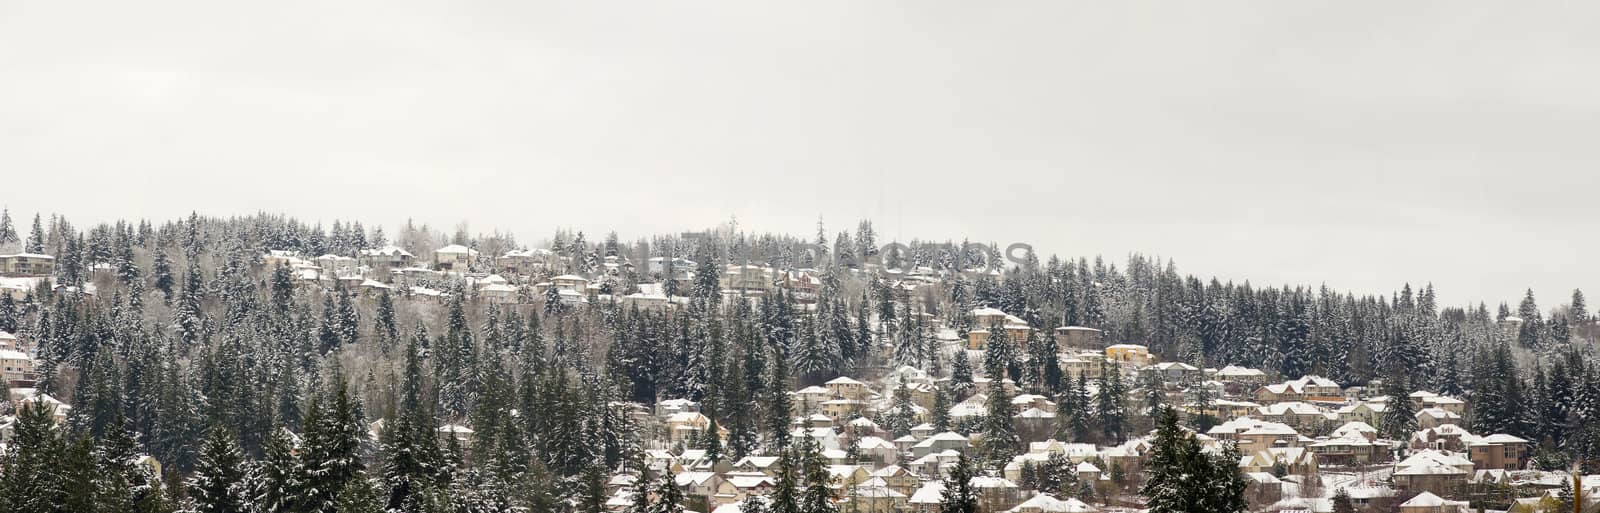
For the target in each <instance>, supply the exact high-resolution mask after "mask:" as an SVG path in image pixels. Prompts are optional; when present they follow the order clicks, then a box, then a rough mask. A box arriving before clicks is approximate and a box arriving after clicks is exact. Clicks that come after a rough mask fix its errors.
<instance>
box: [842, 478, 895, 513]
mask: <svg viewBox="0 0 1600 513" xmlns="http://www.w3.org/2000/svg"><path fill="white" fill-rule="evenodd" d="M881 483H882V480H879V479H872V480H869V481H867V482H866V483H864V484H862V485H861V486H857V487H855V488H853V489H850V490H848V491H846V492H844V493H843V494H842V495H844V496H845V497H846V500H847V501H848V502H849V503H848V504H843V505H841V506H840V510H841V511H851V512H855V513H893V512H897V511H900V510H902V509H904V508H905V505H906V494H904V493H902V492H900V491H899V490H895V489H893V488H890V487H888V486H885V485H883V484H881Z"/></svg>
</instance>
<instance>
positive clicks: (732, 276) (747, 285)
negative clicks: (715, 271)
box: [721, 265, 773, 295]
mask: <svg viewBox="0 0 1600 513" xmlns="http://www.w3.org/2000/svg"><path fill="white" fill-rule="evenodd" d="M721 281H722V290H725V291H734V292H739V293H743V294H747V295H748V294H752V293H754V294H763V293H766V292H769V291H771V290H772V286H773V285H772V281H773V280H772V269H771V268H767V267H761V266H755V265H729V266H728V268H727V270H725V271H723V273H722V278H721Z"/></svg>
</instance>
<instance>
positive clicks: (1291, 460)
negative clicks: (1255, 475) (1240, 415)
mask: <svg viewBox="0 0 1600 513" xmlns="http://www.w3.org/2000/svg"><path fill="white" fill-rule="evenodd" d="M1278 465H1282V466H1283V467H1284V469H1285V470H1286V471H1287V472H1288V473H1290V474H1296V475H1312V474H1316V473H1317V455H1316V453H1313V452H1311V451H1308V450H1306V448H1304V447H1273V448H1270V449H1266V450H1260V451H1256V452H1254V453H1246V455H1245V456H1241V457H1240V458H1239V470H1240V471H1242V472H1271V471H1272V469H1273V467H1275V466H1278Z"/></svg>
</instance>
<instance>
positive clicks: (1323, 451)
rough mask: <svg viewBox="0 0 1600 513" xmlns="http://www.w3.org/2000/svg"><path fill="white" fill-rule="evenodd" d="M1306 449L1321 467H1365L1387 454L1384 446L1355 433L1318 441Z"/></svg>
mask: <svg viewBox="0 0 1600 513" xmlns="http://www.w3.org/2000/svg"><path fill="white" fill-rule="evenodd" d="M1308 448H1309V449H1310V450H1311V452H1312V453H1314V454H1316V455H1317V461H1318V463H1320V464H1323V465H1344V466H1355V465H1366V464H1369V463H1372V462H1374V461H1377V460H1379V459H1380V458H1382V457H1383V456H1384V455H1385V454H1387V450H1386V449H1387V447H1386V446H1383V445H1380V444H1377V443H1375V442H1373V441H1372V440H1370V439H1368V438H1367V437H1365V436H1362V435H1361V434H1360V433H1356V432H1349V433H1346V434H1345V435H1344V436H1339V437H1334V438H1328V439H1325V440H1318V441H1317V442H1315V443H1312V444H1311V445H1310V446H1308Z"/></svg>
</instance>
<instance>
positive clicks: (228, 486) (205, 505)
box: [185, 427, 249, 513]
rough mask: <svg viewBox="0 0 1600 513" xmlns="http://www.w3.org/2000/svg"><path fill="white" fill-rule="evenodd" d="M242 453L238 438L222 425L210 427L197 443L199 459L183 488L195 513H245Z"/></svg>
mask: <svg viewBox="0 0 1600 513" xmlns="http://www.w3.org/2000/svg"><path fill="white" fill-rule="evenodd" d="M243 465H244V455H243V454H242V453H241V452H240V450H239V441H238V437H236V436H234V434H233V433H232V432H230V431H228V430H227V429H225V428H222V427H213V428H211V430H210V431H209V432H208V433H207V435H206V440H205V443H204V444H202V445H201V446H200V460H199V462H198V463H196V465H195V469H194V474H193V475H192V476H191V477H190V478H189V482H188V484H187V486H186V487H185V488H186V489H188V491H189V497H190V498H191V499H193V500H194V502H195V511H196V513H246V512H247V511H249V510H248V509H247V507H246V504H247V503H246V501H245V498H244V493H243V492H244V472H243V470H242V469H243Z"/></svg>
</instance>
